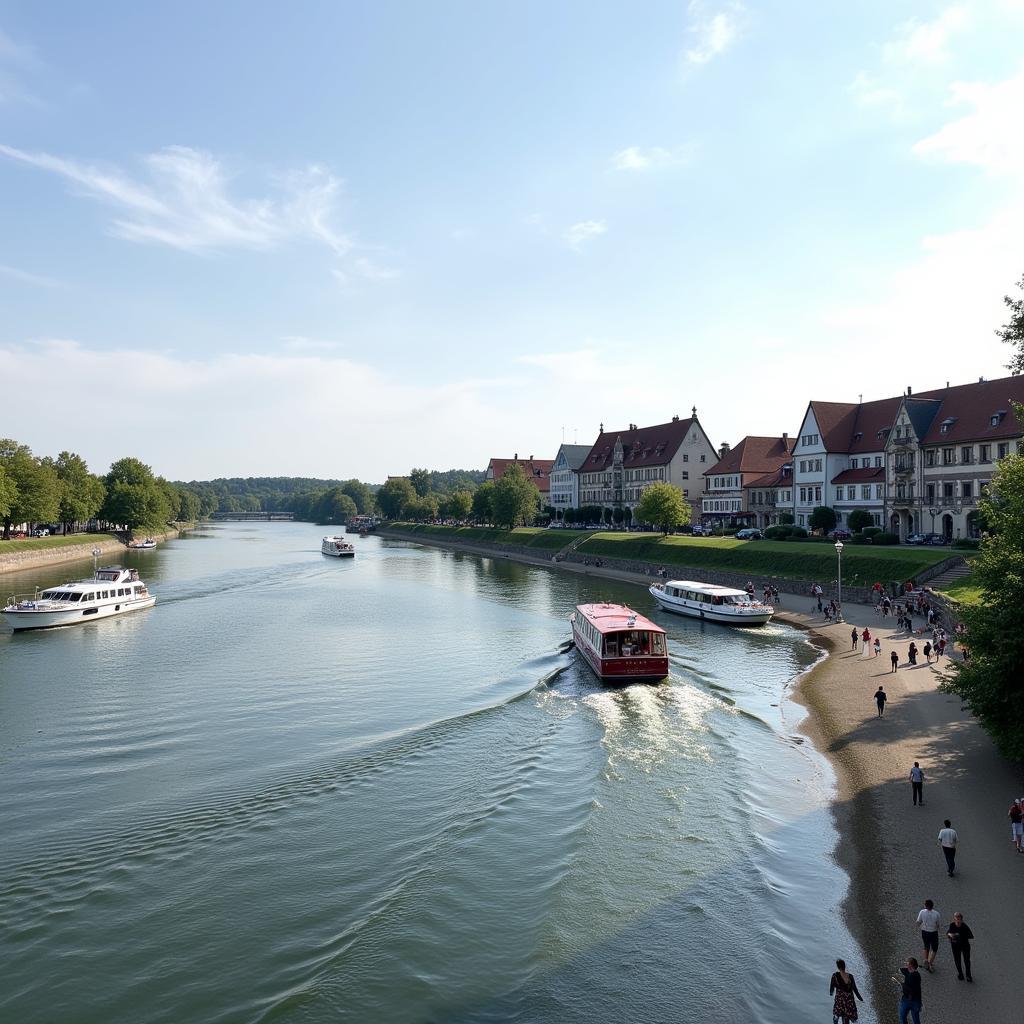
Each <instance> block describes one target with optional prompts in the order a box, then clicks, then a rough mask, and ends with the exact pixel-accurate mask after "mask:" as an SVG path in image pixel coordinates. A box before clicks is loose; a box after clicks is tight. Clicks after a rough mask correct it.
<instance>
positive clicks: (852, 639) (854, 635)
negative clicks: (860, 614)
mask: <svg viewBox="0 0 1024 1024" xmlns="http://www.w3.org/2000/svg"><path fill="white" fill-rule="evenodd" d="M850 645H851V646H850V650H851V651H855V650H857V627H856V626H854V627H853V629H851V630H850Z"/></svg>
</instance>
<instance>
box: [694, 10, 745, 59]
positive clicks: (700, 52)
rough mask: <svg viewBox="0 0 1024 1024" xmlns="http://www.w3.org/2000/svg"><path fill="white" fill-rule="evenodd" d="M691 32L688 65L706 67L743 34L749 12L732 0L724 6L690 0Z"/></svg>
mask: <svg viewBox="0 0 1024 1024" xmlns="http://www.w3.org/2000/svg"><path fill="white" fill-rule="evenodd" d="M687 13H688V14H689V33H690V35H691V36H692V41H691V45H690V46H689V47H688V48H687V50H686V54H685V56H686V61H687V63H688V64H695V65H699V64H707V62H708V61H710V60H713V59H714V58H715V57H717V56H718V55H719V54H722V53H724V52H725V51H726V50H727V49H729V47H730V46H732V44H733V43H734V42H736V40H737V39H738V38H739V36H740V35H741V33H742V31H743V29H744V26H745V25H746V19H747V9H746V8H745V7H744V6H743V4H741V3H738V2H736V0H732V2H729V3H724V4H715V3H708V2H707V0H690V5H689V7H688V8H687Z"/></svg>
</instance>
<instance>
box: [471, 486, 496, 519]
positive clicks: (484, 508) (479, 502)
mask: <svg viewBox="0 0 1024 1024" xmlns="http://www.w3.org/2000/svg"><path fill="white" fill-rule="evenodd" d="M473 518H474V519H475V520H476V521H477V522H478V523H491V522H493V521H494V482H493V481H492V480H486V481H484V483H482V484H481V485H480V486H479V487H478V488H477V489H476V490H475V491H474V492H473Z"/></svg>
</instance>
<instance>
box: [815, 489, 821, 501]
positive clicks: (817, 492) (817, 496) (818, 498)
mask: <svg viewBox="0 0 1024 1024" xmlns="http://www.w3.org/2000/svg"><path fill="white" fill-rule="evenodd" d="M814 500H815V502H816V503H817V504H819V505H820V504H821V488H820V487H815V488H814Z"/></svg>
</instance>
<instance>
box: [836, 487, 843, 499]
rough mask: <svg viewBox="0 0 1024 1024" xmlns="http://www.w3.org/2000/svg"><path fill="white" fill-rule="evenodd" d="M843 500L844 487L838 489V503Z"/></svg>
mask: <svg viewBox="0 0 1024 1024" xmlns="http://www.w3.org/2000/svg"><path fill="white" fill-rule="evenodd" d="M842 500H843V489H842V487H837V488H836V501H842Z"/></svg>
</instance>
